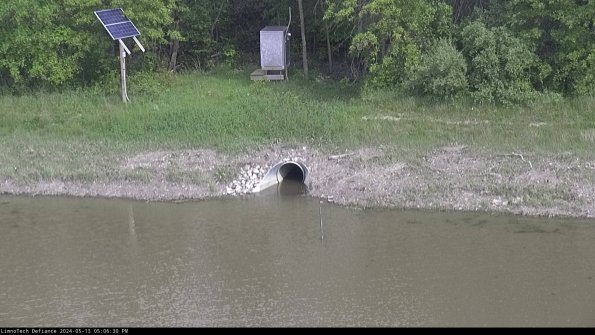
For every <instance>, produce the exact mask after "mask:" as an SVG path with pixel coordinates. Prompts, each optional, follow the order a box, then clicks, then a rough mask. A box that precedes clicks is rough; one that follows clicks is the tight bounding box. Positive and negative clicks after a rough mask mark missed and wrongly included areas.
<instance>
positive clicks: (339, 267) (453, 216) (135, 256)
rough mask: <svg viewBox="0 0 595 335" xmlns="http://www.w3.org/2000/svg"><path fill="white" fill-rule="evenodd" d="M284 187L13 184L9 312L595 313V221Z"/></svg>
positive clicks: (216, 316)
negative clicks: (240, 195) (28, 193)
mask: <svg viewBox="0 0 595 335" xmlns="http://www.w3.org/2000/svg"><path fill="white" fill-rule="evenodd" d="M288 185H289V184H288ZM290 193H291V194H295V193H296V192H290ZM298 193H299V194H302V193H300V192H298ZM280 194H281V196H280ZM282 194H285V193H284V192H281V190H280V188H273V189H272V190H271V191H270V192H265V193H263V194H259V195H257V196H253V197H250V198H247V199H233V200H229V199H228V200H209V201H200V202H189V203H184V204H171V203H144V202H133V201H121V200H99V199H95V200H93V199H66V198H25V197H6V196H2V197H0V255H1V257H0V285H1V287H2V290H0V326H5V327H10V326H30V327H35V326H77V325H80V326H328V325H330V326H595V280H594V279H593V278H594V277H595V258H594V257H593V255H595V225H594V223H595V222H593V220H559V219H556V220H553V219H547V220H546V219H529V218H522V217H510V216H490V215H487V214H469V213H465V214H461V213H425V212H416V211H396V210H377V211H368V210H351V209H345V208H341V207H338V206H334V205H330V204H320V203H319V202H318V201H316V200H312V199H309V198H307V197H305V196H302V195H298V196H286V195H282ZM321 216H322V219H323V222H324V240H321V238H320V225H319V223H320V218H321Z"/></svg>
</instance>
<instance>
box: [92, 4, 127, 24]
mask: <svg viewBox="0 0 595 335" xmlns="http://www.w3.org/2000/svg"><path fill="white" fill-rule="evenodd" d="M95 15H97V18H98V19H99V20H100V21H101V22H102V23H103V24H104V25H108V24H114V23H120V22H125V21H130V20H129V19H128V18H127V17H126V15H124V11H123V10H122V8H116V9H106V10H98V11H96V12H95Z"/></svg>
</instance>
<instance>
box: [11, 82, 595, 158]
mask: <svg viewBox="0 0 595 335" xmlns="http://www.w3.org/2000/svg"><path fill="white" fill-rule="evenodd" d="M147 81H149V82H151V83H147ZM116 85H117V84H116ZM117 88H118V87H117V86H116V87H114V93H113V94H110V95H106V94H102V93H99V92H97V91H94V90H82V91H68V92H64V93H38V94H35V95H29V96H20V97H14V96H2V97H0V117H1V119H2V123H1V124H0V136H2V137H3V138H4V139H6V140H8V139H9V138H10V137H12V140H18V138H20V137H29V136H30V135H31V134H35V136H40V137H49V138H55V139H71V140H73V139H80V140H89V141H97V140H99V141H113V142H117V143H120V144H122V143H123V144H135V143H137V144H138V143H142V144H143V145H156V146H173V147H180V146H203V147H204V146H206V147H215V148H220V149H231V150H233V149H243V148H246V147H250V146H253V145H257V144H262V143H271V142H294V141H297V142H299V143H309V144H315V145H317V144H320V145H323V146H338V147H352V146H370V145H379V144H399V145H400V146H403V147H408V148H413V149H416V148H422V149H423V148H431V147H435V146H440V145H447V144H452V143H459V144H465V145H469V146H472V147H474V148H477V149H480V150H492V151H497V152H500V151H510V150H517V151H518V150H520V151H530V152H543V153H548V152H549V153H559V152H572V153H575V154H579V155H583V154H587V155H588V154H589V153H590V152H591V148H592V147H593V145H594V144H595V113H593V110H595V98H587V97H584V98H576V99H567V100H562V101H541V102H538V103H536V104H534V105H533V106H529V107H517V108H498V107H493V106H473V105H471V104H468V103H463V102H453V103H439V104H435V103H426V102H423V101H420V100H419V99H414V98H407V97H405V98H404V97H400V96H398V95H397V94H393V93H391V92H376V93H370V94H365V95H362V94H361V93H360V90H359V88H358V87H354V86H351V85H348V84H341V83H337V82H331V81H324V80H311V81H310V82H304V81H303V80H300V79H299V78H298V77H297V76H293V78H292V80H290V81H289V82H270V83H265V82H250V80H249V72H248V71H244V72H235V73H229V72H227V73H211V74H184V75H178V76H175V77H174V76H171V77H170V76H168V75H162V76H161V77H159V78H158V80H155V78H146V77H145V78H140V79H137V80H135V81H133V83H131V93H130V97H131V98H132V103H130V104H128V105H124V104H122V103H121V102H120V100H119V97H118V95H117V92H116V90H117ZM139 91H140V92H139Z"/></svg>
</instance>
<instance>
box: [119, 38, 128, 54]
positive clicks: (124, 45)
mask: <svg viewBox="0 0 595 335" xmlns="http://www.w3.org/2000/svg"><path fill="white" fill-rule="evenodd" d="M118 42H119V43H120V46H122V48H124V50H125V51H126V53H127V54H128V55H130V50H128V48H127V47H126V44H124V42H123V41H122V40H120V39H119V40H118ZM124 56H126V55H124Z"/></svg>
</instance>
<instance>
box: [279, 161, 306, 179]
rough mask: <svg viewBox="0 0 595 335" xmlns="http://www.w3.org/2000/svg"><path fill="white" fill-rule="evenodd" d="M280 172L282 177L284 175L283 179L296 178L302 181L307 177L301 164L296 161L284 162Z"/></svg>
mask: <svg viewBox="0 0 595 335" xmlns="http://www.w3.org/2000/svg"><path fill="white" fill-rule="evenodd" d="M279 174H280V175H281V177H283V179H289V180H296V181H299V182H302V183H303V182H304V179H305V176H304V171H303V170H302V168H301V167H300V166H299V165H297V164H295V163H287V164H283V165H282V166H281V167H280V168H279Z"/></svg>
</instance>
